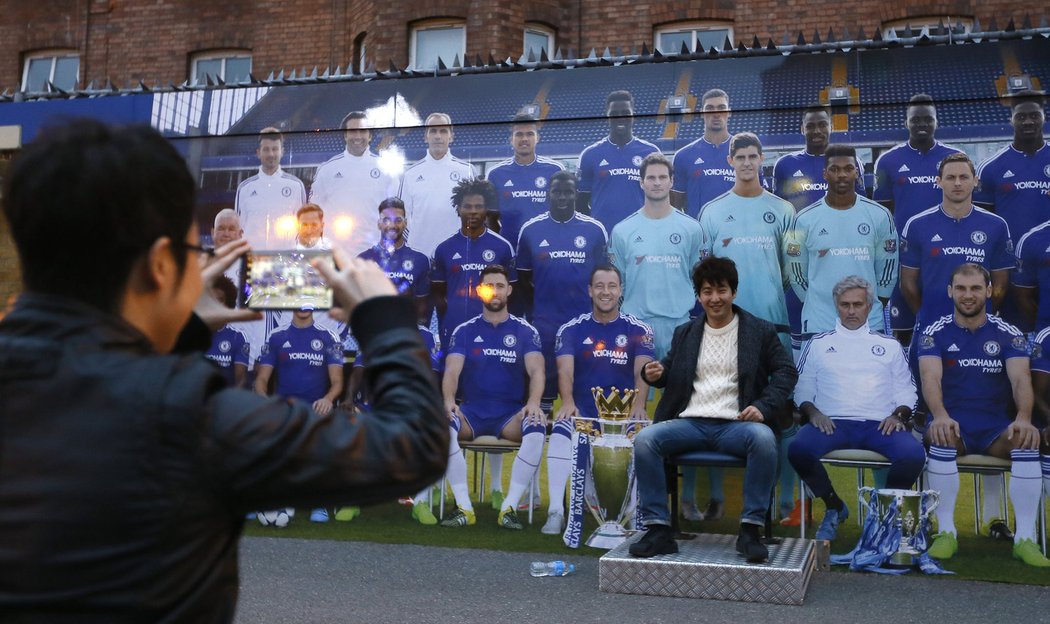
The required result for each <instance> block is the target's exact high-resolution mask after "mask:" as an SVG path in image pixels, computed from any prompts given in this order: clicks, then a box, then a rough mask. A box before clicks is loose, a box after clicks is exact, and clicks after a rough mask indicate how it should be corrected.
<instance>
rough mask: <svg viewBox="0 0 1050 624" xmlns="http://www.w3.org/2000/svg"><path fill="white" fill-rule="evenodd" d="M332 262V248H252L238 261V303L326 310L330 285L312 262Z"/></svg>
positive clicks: (264, 307) (260, 307)
mask: <svg viewBox="0 0 1050 624" xmlns="http://www.w3.org/2000/svg"><path fill="white" fill-rule="evenodd" d="M317 258H321V259H322V260H324V261H327V262H332V252H331V251H296V250H281V251H253V252H250V253H248V254H246V255H245V256H244V258H243V259H242V263H241V288H240V301H239V305H240V306H241V307H245V308H249V309H252V310H327V309H329V308H331V307H332V301H333V297H332V288H331V287H330V286H329V285H328V282H326V281H325V278H324V276H322V275H321V274H320V273H319V272H318V271H317V269H315V268H314V267H313V266H311V264H310V263H311V262H313V261H314V260H315V259H317Z"/></svg>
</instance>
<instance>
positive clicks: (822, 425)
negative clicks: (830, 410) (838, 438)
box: [809, 408, 835, 435]
mask: <svg viewBox="0 0 1050 624" xmlns="http://www.w3.org/2000/svg"><path fill="white" fill-rule="evenodd" d="M809 424H811V425H813V426H814V427H816V428H817V430H818V431H821V432H823V433H826V434H827V435H831V434H833V433H835V423H834V422H833V421H832V420H831V419H830V418H828V417H827V415H825V414H824V412H822V411H820V410H818V409H815V408H814V410H813V412H812V413H810V415H809Z"/></svg>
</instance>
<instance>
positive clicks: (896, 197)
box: [871, 141, 960, 230]
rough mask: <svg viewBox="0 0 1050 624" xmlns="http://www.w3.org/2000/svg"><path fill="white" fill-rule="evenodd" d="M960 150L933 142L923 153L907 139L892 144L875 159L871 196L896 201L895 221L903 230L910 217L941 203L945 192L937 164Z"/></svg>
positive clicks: (879, 199)
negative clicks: (938, 182)
mask: <svg viewBox="0 0 1050 624" xmlns="http://www.w3.org/2000/svg"><path fill="white" fill-rule="evenodd" d="M959 151H960V150H959V149H957V148H955V147H952V146H950V145H945V144H944V143H940V142H938V141H934V143H933V147H931V148H930V149H929V151H926V152H921V151H919V150H917V149H915V148H914V147H912V146H911V144H910V143H908V142H907V141H905V142H904V143H901V144H900V145H897V146H895V147H892V148H890V149H888V150H886V151H885V152H883V153H882V154H880V155H879V158H878V159H877V160H876V161H875V188H874V190H873V191H872V193H871V198H872V199H874V200H875V201H879V202H881V201H892V202H893V222H894V223H895V224H896V225H897V229H898V230H902V229H904V224H905V223H907V222H908V219H910V218H912V217H914V216H915V215H917V214H919V213H920V212H922V211H923V210H926V209H927V208H930V207H932V206H936V205H938V204H940V203H941V197H942V195H943V192H942V191H941V187H939V186H937V166H938V165H940V164H941V161H942V160H944V158H945V157H946V156H948V155H949V154H955V153H957V152H959Z"/></svg>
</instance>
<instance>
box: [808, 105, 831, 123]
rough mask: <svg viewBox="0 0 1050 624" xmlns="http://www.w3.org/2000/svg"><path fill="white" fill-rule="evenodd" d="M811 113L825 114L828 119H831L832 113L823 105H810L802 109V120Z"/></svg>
mask: <svg viewBox="0 0 1050 624" xmlns="http://www.w3.org/2000/svg"><path fill="white" fill-rule="evenodd" d="M810 113H824V114H825V115H827V116H828V117H831V112H830V111H829V110H828V107H827V106H824V105H823V104H820V103H819V102H817V103H813V104H810V105H809V106H807V107H806V108H804V109H802V118H803V119H805V118H806V115H809V114H810Z"/></svg>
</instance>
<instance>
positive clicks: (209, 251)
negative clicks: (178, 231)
mask: <svg viewBox="0 0 1050 624" xmlns="http://www.w3.org/2000/svg"><path fill="white" fill-rule="evenodd" d="M172 244H173V245H174V246H175V247H181V248H183V249H188V250H190V251H196V252H197V253H200V254H204V255H205V256H208V257H209V258H214V257H215V248H214V247H201V246H200V245H191V244H189V243H184V242H182V241H178V242H174V243H172Z"/></svg>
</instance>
